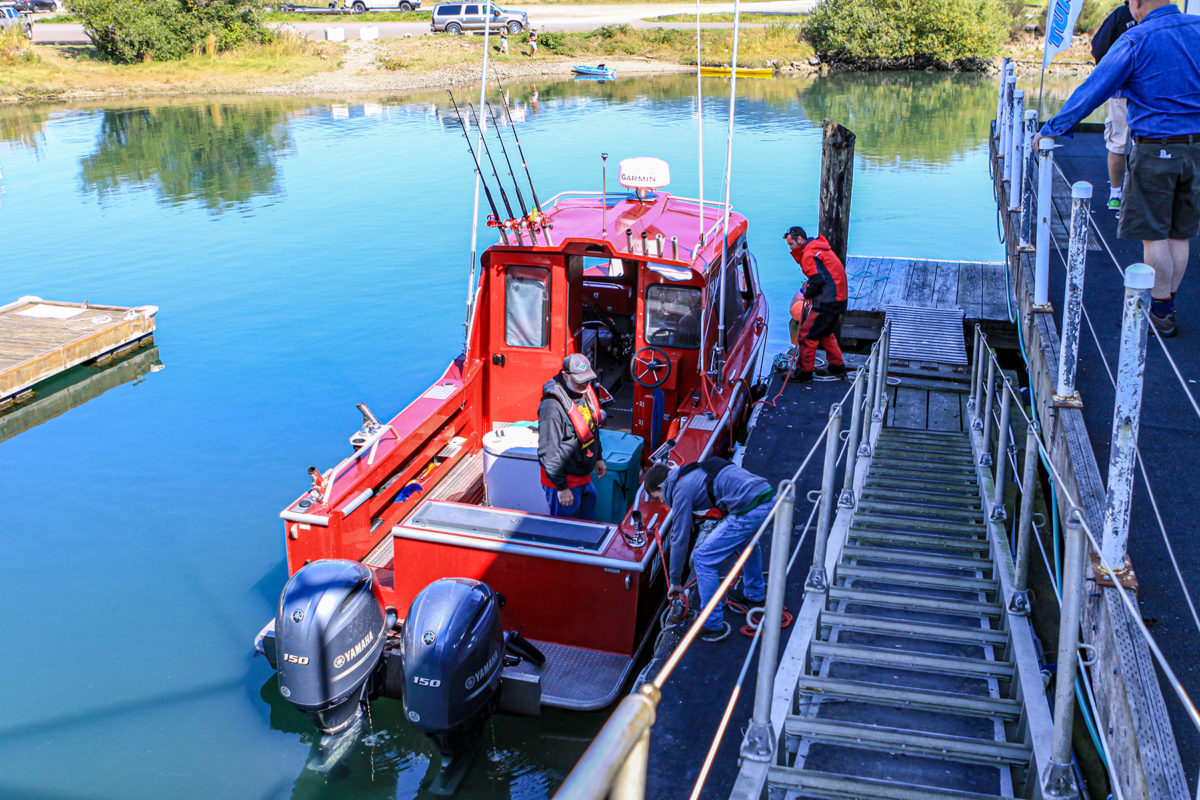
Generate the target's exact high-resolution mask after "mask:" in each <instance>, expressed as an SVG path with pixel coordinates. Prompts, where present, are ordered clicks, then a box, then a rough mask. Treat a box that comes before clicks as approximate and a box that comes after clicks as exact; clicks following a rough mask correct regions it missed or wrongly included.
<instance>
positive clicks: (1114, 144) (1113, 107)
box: [1104, 97, 1129, 156]
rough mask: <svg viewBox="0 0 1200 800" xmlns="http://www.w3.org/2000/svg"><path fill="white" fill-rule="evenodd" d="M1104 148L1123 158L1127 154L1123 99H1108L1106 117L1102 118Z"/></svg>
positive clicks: (1127, 130) (1127, 135)
mask: <svg viewBox="0 0 1200 800" xmlns="http://www.w3.org/2000/svg"><path fill="white" fill-rule="evenodd" d="M1104 146H1105V148H1107V149H1108V152H1110V153H1116V154H1117V155H1119V156H1123V155H1126V154H1128V153H1129V122H1128V120H1127V117H1126V114H1125V98H1124V97H1110V98H1109V99H1108V116H1107V117H1105V118H1104Z"/></svg>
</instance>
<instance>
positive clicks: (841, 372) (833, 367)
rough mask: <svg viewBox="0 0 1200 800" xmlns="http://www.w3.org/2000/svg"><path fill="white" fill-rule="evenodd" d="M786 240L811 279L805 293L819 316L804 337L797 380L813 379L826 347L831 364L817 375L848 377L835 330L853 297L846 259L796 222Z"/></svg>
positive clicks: (823, 240) (807, 276) (788, 232)
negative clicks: (810, 235)
mask: <svg viewBox="0 0 1200 800" xmlns="http://www.w3.org/2000/svg"><path fill="white" fill-rule="evenodd" d="M783 240H784V241H785V242H787V245H788V247H790V248H791V250H792V258H794V259H795V260H796V263H797V264H799V265H800V269H801V271H802V272H803V273H804V277H805V278H807V279H808V280H807V281H806V282H805V284H804V287H803V288H802V289H801V292H802V293H803V295H804V297H805V298H806V299H808V300H811V301H812V312H813V314H814V315H815V317H814V319H813V321H812V325H811V326H809V328H808V331H807V332H805V333H804V334H803V336H802V337H801V339H800V343H799V347H800V353H799V367H800V370H799V372H797V373H796V380H798V381H800V382H801V383H805V382H807V381H811V380H812V379H813V367H814V366H815V365H816V360H817V348H818V347H821V348H822V349H824V350H825V356H826V358H827V359H828V361H829V366H828V367H826V368H825V369H822V370H819V371H818V372H817V373H816V376H817V378H818V379H825V380H837V379H841V378H845V377H846V365H845V361H844V359H843V358H842V348H841V347H839V346H838V340H837V334H836V333H835V330H836V328H837V323H838V320H839V319H841V317H842V314H844V313H846V300H847V298H848V297H849V293H848V292H847V289H846V268H845V267H844V266H843V265H842V260H841V259H840V258H838V257H837V255H836V254H835V253H834V252H833V251H832V250H830V249H829V242H827V241H826V240H825V237H824V236H816V237H814V238H812V239H810V238H808V234H807V233H805V232H804V228H801V227H800V226H799V225H793V226H792V227H790V228H788V229H787V233H785V234H784V235H783ZM794 305H795V304H794V303H793V306H794Z"/></svg>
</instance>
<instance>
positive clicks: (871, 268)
mask: <svg viewBox="0 0 1200 800" xmlns="http://www.w3.org/2000/svg"><path fill="white" fill-rule="evenodd" d="M846 277H847V279H848V283H849V286H848V289H849V295H850V298H849V302H848V303H847V306H848V308H847V311H846V315H845V317H844V318H843V323H842V336H843V338H847V339H868V340H874V339H876V338H878V337H879V329H880V327H881V326H882V325H883V315H884V311H885V310H886V309H887V307H888V306H891V305H898V306H918V307H921V308H937V309H959V310H961V311H962V312H963V318H964V321H965V323H966V325H967V327H968V329H973V328H974V326H975V323H977V322H978V323H980V325H982V326H983V327H984V330H985V332H987V333H988V335H989V336H991V337H992V338H993V339H995V338H996V337H997V336H999V337H1001V338H1003V337H1004V336H1005V335H1011V333H1010V332H1011V330H1012V327H1011V319H1010V317H1009V310H1010V309H1012V311H1013V312H1014V313H1015V311H1016V303H1015V302H1012V303H1011V305H1010V300H1011V297H1012V295H1011V289H1010V287H1009V286H1008V283H1007V281H1006V279H1005V266H1004V263H1003V262H999V261H996V262H992V261H938V260H933V259H927V258H873V257H868V256H850V257H849V258H847V259H846Z"/></svg>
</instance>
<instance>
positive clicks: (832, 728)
mask: <svg viewBox="0 0 1200 800" xmlns="http://www.w3.org/2000/svg"><path fill="white" fill-rule="evenodd" d="M783 730H784V736H785V738H788V739H791V740H793V741H795V740H798V739H800V738H801V737H803V738H806V739H809V740H812V741H817V742H825V743H827V744H836V745H840V746H842V747H850V748H859V749H867V750H883V751H886V752H892V753H905V754H909V755H919V756H928V757H931V758H937V759H941V760H947V761H959V762H964V763H968V764H983V765H986V766H997V765H999V764H1004V765H1007V766H1026V765H1028V764H1029V760H1030V751H1029V748H1027V747H1026V746H1025V745H1020V744H1013V743H1011V742H997V741H993V740H988V739H969V738H965V737H961V736H947V735H943V734H937V733H920V732H917V731H907V730H902V729H899V728H884V727H881V726H878V725H867V724H863V723H855V722H841V721H833V720H823V719H817V718H814V717H799V716H788V718H787V719H786V721H785V722H784V726H783Z"/></svg>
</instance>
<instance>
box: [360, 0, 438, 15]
mask: <svg viewBox="0 0 1200 800" xmlns="http://www.w3.org/2000/svg"><path fill="white" fill-rule="evenodd" d="M346 5H347V6H348V7H350V8H351V9H353V10H354V12H355V13H356V14H361V13H363V12H364V11H416V10H417V9H418V8H420V7H421V0H346Z"/></svg>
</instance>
